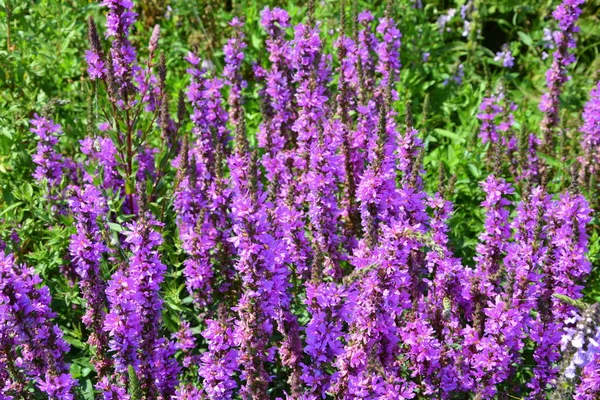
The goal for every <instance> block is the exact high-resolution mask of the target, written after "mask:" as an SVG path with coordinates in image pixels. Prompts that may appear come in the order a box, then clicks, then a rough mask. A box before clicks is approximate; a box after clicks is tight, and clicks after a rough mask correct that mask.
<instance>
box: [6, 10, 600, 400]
mask: <svg viewBox="0 0 600 400" xmlns="http://www.w3.org/2000/svg"><path fill="white" fill-rule="evenodd" d="M101 4H102V6H103V7H104V9H105V10H106V11H107V22H106V26H105V29H104V31H105V35H104V36H105V38H106V39H107V40H106V41H104V40H101V36H102V35H101V34H100V33H99V31H101V30H102V29H99V28H98V27H97V26H96V24H95V22H94V21H93V20H92V19H90V20H89V22H88V30H89V40H90V49H89V50H88V51H87V52H86V53H85V60H86V62H87V66H88V75H89V79H90V81H91V82H92V88H93V90H94V94H97V95H98V99H99V100H97V103H96V104H93V107H91V112H90V115H89V124H88V128H89V129H88V132H87V136H86V137H85V138H84V139H83V140H81V141H80V142H79V149H77V150H78V152H77V154H76V155H73V152H70V153H69V154H70V155H69V156H66V155H64V154H62V153H61V146H60V145H59V144H60V143H61V137H62V130H61V129H62V128H61V127H60V125H58V124H56V123H54V122H53V121H52V120H51V119H50V117H49V116H46V115H43V116H40V115H37V114H36V115H35V116H34V118H33V119H32V121H31V126H32V128H31V130H32V132H33V133H35V134H36V135H37V137H38V148H37V152H36V153H35V155H34V156H33V161H34V163H35V164H36V170H35V173H34V178H35V179H36V180H37V181H38V182H39V183H40V184H41V185H46V187H47V188H48V193H50V196H48V198H47V199H46V200H47V201H48V202H50V203H51V204H52V205H53V206H55V207H57V208H56V209H57V210H60V212H59V213H56V214H57V218H60V219H57V221H56V223H57V224H59V223H60V224H63V225H65V226H64V228H65V229H71V231H69V232H70V234H71V236H70V239H69V245H68V249H67V253H66V256H65V258H66V261H67V262H66V263H65V264H68V265H67V266H66V267H71V268H72V270H73V272H74V274H73V276H74V277H75V278H74V285H75V287H76V288H77V290H78V291H79V294H78V300H77V302H74V304H75V305H74V307H76V308H77V309H76V312H80V314H78V315H82V318H81V322H82V334H81V336H82V337H84V338H85V344H84V343H83V341H73V342H74V343H75V344H76V345H77V346H78V348H80V349H79V350H77V351H79V353H78V354H81V353H84V354H85V357H82V358H84V359H85V363H86V367H88V368H89V369H90V370H91V369H93V371H92V372H90V373H89V374H88V376H87V377H86V378H85V379H88V380H89V383H85V382H83V379H82V381H81V382H80V381H78V379H76V378H75V376H74V375H73V376H72V375H71V374H70V368H71V367H70V362H71V359H72V358H74V356H73V357H72V355H73V354H74V351H73V350H70V348H69V346H68V345H67V341H66V338H65V334H69V332H71V331H73V330H74V329H75V328H73V324H75V322H74V321H68V322H65V321H64V320H63V319H62V317H63V316H62V314H61V318H57V315H56V314H55V313H54V312H53V311H52V310H51V305H52V303H51V301H52V299H51V297H50V289H49V288H48V287H46V286H43V285H42V283H43V282H42V278H41V277H40V275H38V274H37V273H36V272H35V271H34V269H32V268H30V267H26V266H25V265H24V264H23V263H21V262H17V260H19V261H20V260H21V258H20V257H25V258H27V254H18V253H15V254H14V255H10V254H5V253H2V256H1V257H0V397H1V398H7V399H12V398H16V399H24V398H30V397H28V396H29V394H30V393H33V396H38V397H39V396H46V397H48V398H52V399H74V398H76V397H77V396H80V395H81V393H82V389H83V387H84V385H87V386H86V387H87V392H88V393H91V392H94V393H92V394H93V395H96V396H97V397H98V398H103V399H106V400H110V399H130V400H138V399H163V400H166V399H173V400H175V399H180V400H181V399H194V400H195V399H233V398H242V399H266V398H269V397H278V398H293V399H326V398H340V399H358V398H365V399H413V398H414V399H416V398H440V399H452V398H476V399H493V398H497V397H498V396H500V395H501V394H503V393H510V395H511V396H512V395H514V396H521V397H524V398H532V399H538V398H539V399H541V398H546V397H548V396H549V395H550V394H551V393H552V392H553V391H555V389H556V388H559V389H561V388H564V387H567V388H568V390H569V391H570V393H572V394H573V396H574V397H575V398H581V399H592V398H597V397H598V395H599V389H598V386H599V382H600V380H599V379H598V376H599V374H598V351H597V348H598V346H597V343H596V341H597V336H598V334H597V331H598V329H596V328H597V325H598V323H597V321H592V322H590V324H591V325H590V326H593V328H594V329H592V328H591V327H588V325H589V324H588V325H585V324H584V322H585V323H587V322H589V321H588V319H590V320H593V318H592V317H593V316H594V315H595V314H594V310H595V308H594V307H591V308H589V309H587V308H586V307H587V306H586V305H585V303H584V302H583V301H582V298H583V284H584V283H585V281H586V279H587V277H588V276H589V274H590V271H591V264H590V261H589V259H588V254H589V240H590V236H589V233H588V229H587V227H588V225H589V224H590V223H591V221H592V220H593V211H592V210H591V209H590V206H589V204H588V202H587V200H586V198H585V197H584V195H582V194H581V193H579V192H578V191H577V187H576V185H575V184H573V185H571V187H570V188H569V190H563V191H561V192H560V193H558V192H557V193H553V192H552V189H553V187H552V186H551V185H547V183H548V181H547V180H546V179H545V178H544V177H543V176H541V175H543V174H544V173H546V172H547V171H545V170H544V169H543V168H541V169H540V168H538V164H539V163H538V145H540V144H543V145H546V146H548V145H549V143H550V142H551V140H550V139H549V138H550V137H551V135H550V133H549V132H552V131H553V130H554V129H555V128H556V127H557V126H558V115H559V113H558V105H559V100H558V99H559V96H560V92H561V90H562V87H563V85H564V83H565V82H566V79H567V78H566V76H567V75H566V71H567V66H568V65H569V64H571V63H572V62H573V52H572V49H573V46H574V43H575V34H576V33H577V27H576V24H575V22H576V20H577V18H578V16H579V13H580V6H581V2H580V1H578V0H565V1H564V2H563V3H562V4H561V5H560V6H559V7H558V8H557V9H556V11H555V13H554V17H555V18H556V19H557V20H558V22H559V31H557V32H556V33H555V35H554V36H555V45H556V46H555V53H554V57H553V64H552V67H551V70H550V71H549V75H548V92H547V93H546V95H545V96H544V97H543V98H542V103H541V108H542V111H543V112H544V120H543V122H542V125H541V129H540V132H537V133H541V135H542V138H541V139H540V138H538V137H537V135H536V132H535V131H532V132H529V131H527V129H525V128H523V133H521V134H520V135H519V134H518V133H517V132H515V130H516V129H517V128H518V126H519V125H524V124H521V121H518V113H517V110H518V109H517V107H516V105H515V104H514V103H513V102H512V101H511V97H510V96H509V92H508V90H507V89H505V88H501V89H500V90H498V91H497V92H494V93H493V94H492V95H488V96H487V97H485V98H484V99H483V101H482V103H481V106H480V108H479V112H475V113H474V114H473V115H474V116H476V117H477V118H478V119H479V121H480V123H481V126H480V129H479V136H480V138H481V140H482V142H483V143H484V144H485V145H486V146H488V147H487V149H488V156H489V157H488V161H491V164H492V165H490V166H489V167H490V168H489V169H490V170H493V173H489V174H487V175H486V174H481V175H483V178H482V182H481V184H480V186H481V189H482V190H481V193H482V196H483V197H484V200H483V201H482V203H481V205H480V209H481V212H479V210H478V209H474V210H470V212H473V214H474V215H475V217H476V218H478V217H479V216H482V218H481V220H482V221H481V222H482V224H481V225H482V227H481V229H480V232H479V235H478V238H477V244H475V245H474V255H473V256H471V257H463V258H460V257H458V256H457V255H456V254H457V253H456V248H455V246H456V245H457V244H458V243H460V240H456V236H457V235H461V234H462V233H461V232H455V230H453V229H452V226H453V218H454V214H455V211H454V210H455V208H456V207H455V205H454V204H453V203H452V199H453V198H454V194H453V192H452V188H453V185H454V183H453V182H454V180H453V179H449V180H444V179H440V185H439V187H437V188H436V189H437V190H434V191H432V192H428V191H427V189H428V188H430V187H431V185H429V184H428V182H427V174H426V167H428V166H429V165H430V163H431V160H429V159H428V157H429V156H430V154H431V152H430V151H431V142H430V140H429V139H428V138H427V137H426V136H425V135H424V134H423V132H422V131H420V130H419V129H417V128H418V127H421V126H422V125H423V124H417V123H415V121H413V116H412V110H411V104H410V100H411V99H410V94H408V93H406V91H405V90H404V88H403V84H404V80H405V78H406V76H405V75H404V71H405V70H406V67H403V66H402V65H403V62H401V61H404V60H403V57H404V55H405V50H404V48H405V47H406V46H407V43H408V44H410V38H406V39H405V38H403V36H402V33H401V32H400V24H398V23H397V21H395V19H394V17H393V16H394V13H393V11H394V10H393V4H392V3H391V2H390V3H389V5H388V8H387V10H386V13H385V15H384V16H382V17H380V18H377V17H376V16H375V15H374V14H372V13H371V12H369V11H363V12H358V10H354V12H353V15H352V18H351V21H352V24H351V25H352V26H351V27H350V26H349V25H350V24H348V23H347V21H346V13H345V7H342V8H343V9H342V12H341V15H340V27H341V28H340V33H339V36H338V37H337V38H335V39H336V40H333V51H334V53H335V54H329V52H328V50H329V47H328V44H327V43H328V41H327V40H325V38H324V29H323V24H322V23H321V22H319V21H316V17H315V4H314V2H313V1H311V2H310V3H309V7H308V8H309V15H308V18H307V21H306V22H304V23H299V24H297V25H294V24H293V22H292V17H291V16H290V14H288V13H287V12H286V11H285V10H282V9H280V8H265V9H264V10H263V11H262V12H261V14H260V24H261V26H262V27H263V29H264V31H265V33H266V43H265V44H266V49H267V53H266V57H265V58H264V59H258V60H256V62H255V63H253V65H252V66H251V68H249V67H250V65H248V64H249V62H248V57H247V56H246V53H247V51H248V44H247V39H246V31H247V30H248V28H247V26H246V25H245V24H244V22H243V20H242V19H241V18H239V17H235V18H233V20H232V21H231V23H230V25H229V29H231V31H232V37H231V38H230V39H229V40H227V42H226V44H225V46H224V48H223V56H224V60H223V61H224V62H223V65H224V68H223V70H222V71H218V69H217V68H213V66H212V64H210V63H209V62H207V60H206V59H203V57H204V55H202V54H200V53H198V51H196V50H194V51H190V52H188V53H187V55H186V56H185V57H182V58H185V61H186V62H187V64H188V67H189V68H188V70H187V79H188V84H187V87H186V88H185V90H184V91H182V92H180V93H179V94H178V95H177V96H174V97H177V112H176V113H173V114H174V115H172V113H171V112H170V109H169V104H170V100H169V97H170V95H171V92H170V88H169V86H168V80H167V67H166V65H167V62H166V59H165V57H164V55H162V54H160V55H159V42H160V30H159V28H158V27H155V28H154V30H153V31H152V33H151V35H150V39H149V44H148V48H147V50H143V49H141V48H136V47H135V46H134V45H133V43H136V42H137V41H136V40H133V39H132V37H133V33H132V27H133V25H134V23H135V20H136V17H137V16H136V13H135V12H134V4H133V3H132V2H131V1H128V0H104V1H103V2H102V3H101ZM415 6H416V7H420V6H419V5H415ZM454 14H456V10H454V11H451V12H449V13H448V14H444V16H443V17H442V18H440V20H439V24H440V27H441V28H442V30H443V31H444V32H447V30H448V29H450V28H449V23H450V20H451V19H452V18H453V17H454ZM460 14H461V17H462V18H463V20H464V21H463V22H464V25H463V31H464V32H465V36H469V35H470V36H477V35H476V34H475V33H473V32H472V29H473V27H472V25H471V18H473V22H475V21H476V18H478V17H477V7H475V5H474V4H471V2H469V3H468V4H466V5H465V6H464V7H463V8H462V9H461V12H460ZM475 25H477V24H475ZM350 28H351V29H350ZM350 30H351V31H352V33H349V32H348V31H350ZM407 39H408V40H407ZM401 49H402V51H401ZM144 53H146V54H147V58H145V59H144V58H143V57H142V55H143V54H144ZM505 53H506V51H505ZM428 57H429V56H428ZM503 57H504V65H505V66H509V64H512V58H511V57H512V55H510V56H509V55H507V54H504V55H503ZM142 60H143V61H142ZM509 61H510V62H509ZM423 62H427V61H426V60H425V59H424V61H423ZM461 65H462V64H461ZM403 68H404V69H403ZM459 71H463V73H464V70H463V69H462V67H459ZM462 79H463V77H462V75H461V74H459V75H457V76H456V77H455V78H454V80H455V81H456V83H457V84H460V82H459V81H462ZM597 91H598V90H597V89H594V90H593V91H592V96H591V97H592V98H591V99H590V101H589V102H588V104H587V105H586V106H585V109H584V111H583V121H584V122H583V126H582V128H581V131H582V133H583V134H584V136H583V139H582V150H583V151H582V155H581V158H580V160H581V163H582V165H583V167H584V168H582V171H581V175H580V176H575V177H574V179H573V180H574V182H575V181H576V180H577V178H579V179H580V180H581V181H582V182H588V183H589V182H592V183H591V184H590V185H592V186H593V182H595V181H594V177H593V176H594V174H595V173H596V172H597V167H595V166H594V165H595V164H597V161H598V160H597V149H596V148H595V147H597V140H596V139H597V138H596V136H597V133H598V132H597V131H598V129H597V128H598V127H597V121H598V120H599V117H598V107H597V100H598V99H597V97H598V93H597ZM252 93H258V94H259V97H260V101H259V103H260V117H261V120H260V121H259V123H258V124H257V125H253V124H250V123H248V121H250V120H251V118H250V117H249V116H248V115H247V111H248V110H249V109H250V107H248V106H247V101H248V100H249V99H250V98H251V95H252ZM94 98H96V96H94ZM404 101H405V104H406V106H405V107H404V108H403V109H404V113H405V116H404V119H403V120H402V118H400V115H399V114H400V112H399V111H398V109H402V107H398V104H400V103H401V102H404ZM94 110H100V112H99V113H96V112H94ZM519 110H520V108H519ZM188 117H189V122H188ZM252 126H257V129H256V132H254V131H252V129H251V128H250V127H252ZM488 143H489V144H488ZM541 150H542V151H545V150H546V149H545V148H543V146H542V149H541ZM478 154H479V153H478ZM506 154H507V155H508V156H506V157H505V155H506ZM514 158H515V159H517V161H515V162H512V161H511V163H510V164H509V168H508V172H509V173H505V172H506V171H507V170H506V169H503V165H502V160H503V159H511V160H512V159H514ZM582 186H583V185H582ZM71 223H72V224H71ZM69 224H71V225H72V226H69ZM61 228H62V226H61ZM42 275H43V273H42ZM586 310H588V311H586ZM589 310H591V311H589ZM582 321H583V322H582ZM57 324H60V325H61V327H63V328H65V334H64V333H63V331H62V330H61V329H60V328H59V325H57ZM594 324H595V325H594ZM67 339H68V337H67ZM571 347H572V348H574V349H576V350H573V349H571ZM88 359H89V362H88ZM73 362H78V363H81V359H78V358H76V359H75V360H74V361H73ZM76 370H77V367H74V368H72V371H76ZM562 371H565V374H564V375H565V376H567V375H568V381H565V379H563V377H562V374H561V372H562Z"/></svg>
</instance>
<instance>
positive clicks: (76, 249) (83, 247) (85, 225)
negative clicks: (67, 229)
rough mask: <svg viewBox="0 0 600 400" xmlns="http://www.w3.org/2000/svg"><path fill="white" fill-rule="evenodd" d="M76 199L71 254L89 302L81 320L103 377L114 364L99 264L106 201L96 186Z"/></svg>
mask: <svg viewBox="0 0 600 400" xmlns="http://www.w3.org/2000/svg"><path fill="white" fill-rule="evenodd" d="M73 190H74V192H75V195H74V196H73V197H71V198H70V199H69V206H70V207H71V211H72V213H73V215H74V217H75V221H76V222H75V224H76V225H75V226H76V229H77V233H76V234H74V235H73V236H72V237H71V243H70V244H69V252H70V254H71V257H72V258H73V263H74V264H75V272H76V273H77V274H78V275H79V279H80V280H79V286H80V288H81V293H82V296H83V298H84V299H85V301H86V306H87V307H86V313H85V315H84V317H83V319H82V321H83V323H84V324H85V325H86V326H87V328H88V329H89V331H90V336H89V338H88V343H89V344H90V345H91V346H93V347H95V349H96V354H95V356H94V358H93V361H94V364H95V367H96V372H97V373H98V376H100V377H102V376H104V375H105V374H106V373H107V372H108V368H110V366H111V365H112V360H111V359H110V358H109V357H108V354H107V351H108V337H107V335H106V332H105V331H104V330H103V329H102V324H103V321H104V316H105V312H104V309H105V307H106V305H107V303H106V295H105V288H106V284H105V282H104V281H103V280H102V275H101V271H100V263H101V261H102V257H103V255H104V254H105V253H107V252H108V248H107V247H106V245H105V244H104V240H103V238H102V234H101V230H100V225H99V220H100V221H104V220H105V219H106V213H107V212H108V208H107V206H106V200H105V198H104V196H103V195H102V193H101V192H100V190H98V189H97V188H96V187H95V186H92V185H85V186H84V187H83V188H82V189H80V188H77V187H75V188H73Z"/></svg>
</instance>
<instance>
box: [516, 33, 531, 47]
mask: <svg viewBox="0 0 600 400" xmlns="http://www.w3.org/2000/svg"><path fill="white" fill-rule="evenodd" d="M517 35H519V38H520V39H521V41H522V42H523V43H524V44H526V45H527V46H529V47H531V46H533V39H531V36H529V35H528V34H527V33H525V32H522V31H518V32H517Z"/></svg>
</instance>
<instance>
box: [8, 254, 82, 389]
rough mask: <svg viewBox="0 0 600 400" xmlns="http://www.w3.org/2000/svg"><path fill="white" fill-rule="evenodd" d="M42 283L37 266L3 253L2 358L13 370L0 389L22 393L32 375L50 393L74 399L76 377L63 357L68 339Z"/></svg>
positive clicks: (48, 293) (67, 346)
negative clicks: (21, 262) (65, 338)
mask: <svg viewBox="0 0 600 400" xmlns="http://www.w3.org/2000/svg"><path fill="white" fill-rule="evenodd" d="M40 283H42V279H41V278H40V277H39V275H37V274H36V273H35V271H34V270H33V268H28V267H27V266H25V265H19V264H17V263H16V262H15V259H14V256H13V255H10V254H4V252H2V253H1V254H0V344H1V348H0V362H2V363H3V364H4V365H6V366H7V368H8V370H9V371H12V373H11V376H10V378H9V380H8V381H7V382H5V383H4V387H3V388H0V390H1V392H0V393H2V395H4V394H6V395H15V396H16V395H19V396H22V394H23V391H24V390H26V389H25V386H24V385H26V382H27V381H33V382H34V383H35V385H36V386H37V388H38V389H39V390H41V391H42V392H43V393H45V394H46V395H48V396H49V398H56V399H60V400H72V399H73V398H74V397H73V390H74V387H75V380H74V379H73V378H72V377H71V375H70V374H69V364H68V363H66V362H65V360H64V356H65V355H66V353H68V351H69V345H68V344H67V343H66V342H65V340H64V339H63V334H62V331H61V330H60V328H59V327H58V326H57V325H55V324H53V322H52V320H53V319H54V318H55V317H56V314H55V313H54V312H53V311H52V310H51V309H50V301H51V298H50V290H49V289H48V287H47V286H41V287H39V286H38V285H39V284H40ZM22 390H23V391H22Z"/></svg>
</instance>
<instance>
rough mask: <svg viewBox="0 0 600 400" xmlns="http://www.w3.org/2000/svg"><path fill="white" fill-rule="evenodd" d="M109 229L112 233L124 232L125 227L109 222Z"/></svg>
mask: <svg viewBox="0 0 600 400" xmlns="http://www.w3.org/2000/svg"><path fill="white" fill-rule="evenodd" d="M107 225H108V227H109V228H110V230H111V231H114V232H123V231H124V229H123V226H121V225H119V224H115V223H114V222H107Z"/></svg>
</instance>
